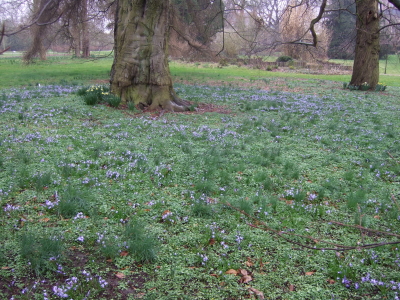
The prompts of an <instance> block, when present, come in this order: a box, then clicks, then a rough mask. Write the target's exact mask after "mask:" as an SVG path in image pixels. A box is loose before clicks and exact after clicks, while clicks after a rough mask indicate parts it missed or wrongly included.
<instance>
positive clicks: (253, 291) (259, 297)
mask: <svg viewBox="0 0 400 300" xmlns="http://www.w3.org/2000/svg"><path fill="white" fill-rule="evenodd" d="M249 292H251V293H254V294H255V295H256V296H257V297H258V299H265V298H264V293H263V292H261V291H259V290H257V289H255V288H253V287H249Z"/></svg>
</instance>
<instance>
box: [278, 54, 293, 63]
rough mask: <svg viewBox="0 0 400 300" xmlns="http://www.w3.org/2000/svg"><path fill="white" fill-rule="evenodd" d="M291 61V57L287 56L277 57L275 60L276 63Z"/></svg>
mask: <svg viewBox="0 0 400 300" xmlns="http://www.w3.org/2000/svg"><path fill="white" fill-rule="evenodd" d="M292 60H293V58H292V57H290V56H287V55H282V56H279V57H278V58H277V59H276V62H289V61H292Z"/></svg>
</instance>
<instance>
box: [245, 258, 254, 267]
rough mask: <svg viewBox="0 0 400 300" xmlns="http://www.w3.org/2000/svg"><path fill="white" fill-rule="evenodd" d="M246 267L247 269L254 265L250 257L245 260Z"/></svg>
mask: <svg viewBox="0 0 400 300" xmlns="http://www.w3.org/2000/svg"><path fill="white" fill-rule="evenodd" d="M246 266H248V267H252V266H254V264H253V262H252V261H251V258H250V257H248V258H247V261H246Z"/></svg>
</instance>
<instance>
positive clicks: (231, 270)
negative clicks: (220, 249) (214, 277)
mask: <svg viewBox="0 0 400 300" xmlns="http://www.w3.org/2000/svg"><path fill="white" fill-rule="evenodd" d="M225 274H230V275H235V276H236V275H237V274H238V271H236V270H234V269H229V270H228V271H226V272H225Z"/></svg>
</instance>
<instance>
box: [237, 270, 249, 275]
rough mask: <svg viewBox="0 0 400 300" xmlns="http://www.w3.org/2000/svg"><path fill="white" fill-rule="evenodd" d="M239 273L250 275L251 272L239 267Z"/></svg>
mask: <svg viewBox="0 0 400 300" xmlns="http://www.w3.org/2000/svg"><path fill="white" fill-rule="evenodd" d="M238 273H239V275H242V276H246V275H249V272H247V271H246V270H245V269H239V270H238Z"/></svg>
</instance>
